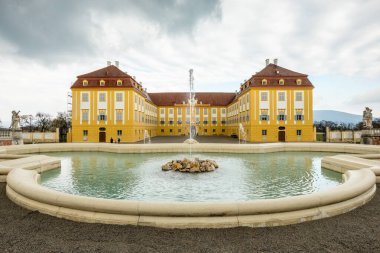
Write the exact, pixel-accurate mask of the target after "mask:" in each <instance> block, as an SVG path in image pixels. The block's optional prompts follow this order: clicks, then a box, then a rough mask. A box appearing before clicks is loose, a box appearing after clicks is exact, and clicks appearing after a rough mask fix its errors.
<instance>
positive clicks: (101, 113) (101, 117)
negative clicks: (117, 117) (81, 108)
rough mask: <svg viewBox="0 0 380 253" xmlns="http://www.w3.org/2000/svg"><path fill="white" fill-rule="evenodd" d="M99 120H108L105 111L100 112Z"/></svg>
mask: <svg viewBox="0 0 380 253" xmlns="http://www.w3.org/2000/svg"><path fill="white" fill-rule="evenodd" d="M98 120H99V121H101V120H107V115H106V111H105V110H99V115H98Z"/></svg>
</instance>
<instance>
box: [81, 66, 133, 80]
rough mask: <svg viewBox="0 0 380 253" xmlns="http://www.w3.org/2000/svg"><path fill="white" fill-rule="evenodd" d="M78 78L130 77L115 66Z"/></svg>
mask: <svg viewBox="0 0 380 253" xmlns="http://www.w3.org/2000/svg"><path fill="white" fill-rule="evenodd" d="M77 77H78V78H129V77H131V76H130V75H128V74H126V73H124V72H123V71H121V70H120V69H119V68H118V67H116V66H114V65H110V66H107V67H105V68H102V69H98V70H95V71H93V72H90V73H87V74H83V75H80V76H77Z"/></svg>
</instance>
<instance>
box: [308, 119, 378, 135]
mask: <svg viewBox="0 0 380 253" xmlns="http://www.w3.org/2000/svg"><path fill="white" fill-rule="evenodd" d="M372 125H373V128H380V118H377V119H374V120H373V121H372ZM314 126H315V127H316V128H317V132H326V127H328V128H330V130H340V131H346V130H354V131H358V130H362V129H363V122H359V123H357V124H353V123H343V122H333V121H326V120H322V121H315V122H314Z"/></svg>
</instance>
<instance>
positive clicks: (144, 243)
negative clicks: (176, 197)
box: [0, 183, 380, 252]
mask: <svg viewBox="0 0 380 253" xmlns="http://www.w3.org/2000/svg"><path fill="white" fill-rule="evenodd" d="M377 187H380V185H379V184H378V185H377ZM379 210H380V192H379V191H377V193H376V195H375V196H374V198H373V199H372V200H371V201H370V202H369V203H367V204H366V205H364V206H362V207H360V208H357V209H355V210H353V211H351V212H348V213H345V214H342V215H339V216H335V217H332V218H328V219H321V220H316V221H310V222H305V223H301V224H296V225H288V226H280V227H267V228H247V227H240V228H230V229H160V228H151V227H136V226H129V225H126V226H118V225H102V224H88V223H78V222H72V221H68V220H64V219H59V218H55V217H52V216H49V215H44V214H41V213H38V212H31V211H28V210H26V209H24V208H21V207H19V206H17V205H16V204H14V203H13V202H11V201H10V200H9V199H8V198H7V197H6V195H5V183H0V217H1V218H0V228H1V229H0V249H1V251H2V252H380V239H379V238H380V226H379V224H380V212H379Z"/></svg>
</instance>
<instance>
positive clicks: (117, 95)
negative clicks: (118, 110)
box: [116, 93, 123, 102]
mask: <svg viewBox="0 0 380 253" xmlns="http://www.w3.org/2000/svg"><path fill="white" fill-rule="evenodd" d="M116 102H123V93H116Z"/></svg>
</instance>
